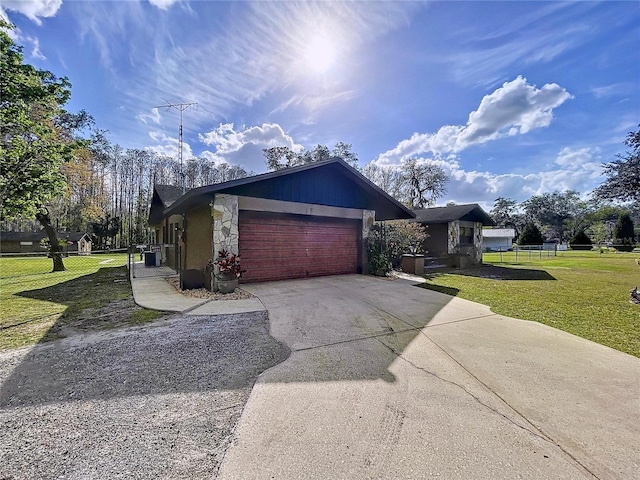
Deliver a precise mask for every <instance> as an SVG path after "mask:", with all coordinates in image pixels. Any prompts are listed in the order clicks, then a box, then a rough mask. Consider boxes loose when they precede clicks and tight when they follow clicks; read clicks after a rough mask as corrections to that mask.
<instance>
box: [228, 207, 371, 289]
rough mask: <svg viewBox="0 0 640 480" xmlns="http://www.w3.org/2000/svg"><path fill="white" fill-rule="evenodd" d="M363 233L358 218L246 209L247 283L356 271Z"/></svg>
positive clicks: (242, 229)
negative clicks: (360, 231)
mask: <svg viewBox="0 0 640 480" xmlns="http://www.w3.org/2000/svg"><path fill="white" fill-rule="evenodd" d="M359 229H360V224H359V222H357V221H355V220H346V219H333V218H323V217H306V216H300V215H281V214H272V213H264V212H245V211H242V212H240V224H239V247H240V256H241V258H242V263H243V264H244V265H245V266H246V268H247V272H246V273H245V274H243V279H242V281H243V282H259V281H269V280H282V279H287V278H305V277H314V276H321V275H337V274H346V273H355V272H356V271H357V268H358V238H359Z"/></svg>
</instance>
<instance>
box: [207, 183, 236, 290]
mask: <svg viewBox="0 0 640 480" xmlns="http://www.w3.org/2000/svg"><path fill="white" fill-rule="evenodd" d="M211 216H212V217H213V252H212V258H213V259H214V260H215V259H216V258H218V252H219V251H221V250H227V251H229V252H231V253H234V254H236V255H237V254H238V196H237V195H227V194H224V193H217V194H216V197H215V200H214V202H213V206H212V208H211ZM214 273H216V274H217V273H218V268H217V267H216V268H215V271H214ZM214 280H215V279H214ZM213 285H214V288H213V290H217V285H215V282H213Z"/></svg>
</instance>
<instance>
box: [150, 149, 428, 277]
mask: <svg viewBox="0 0 640 480" xmlns="http://www.w3.org/2000/svg"><path fill="white" fill-rule="evenodd" d="M163 189H164V193H163V191H162V190H163ZM173 194H175V191H170V190H168V189H165V187H164V186H159V185H157V186H156V187H155V191H154V195H153V202H152V205H151V211H150V215H149V221H150V225H151V226H152V227H153V228H154V229H155V235H156V239H157V241H158V243H166V244H169V243H172V244H175V245H176V247H178V248H179V249H180V255H179V264H180V265H179V268H180V269H181V270H190V271H194V270H197V271H204V269H205V267H206V266H207V263H208V262H209V260H211V259H215V258H216V255H217V252H218V251H220V250H223V249H226V250H227V251H229V252H231V253H234V254H238V253H239V255H240V257H241V263H242V268H244V269H246V272H245V273H244V274H243V276H242V279H241V281H242V282H262V281H269V280H285V279H292V278H304V277H313V276H321V275H335V274H346V273H366V268H367V259H366V248H365V243H364V242H365V241H366V239H367V237H368V235H369V230H370V228H371V226H372V225H373V223H374V221H376V220H378V221H379V220H392V219H410V218H413V217H414V216H415V215H414V213H413V212H412V211H411V210H409V209H408V208H406V207H405V206H404V205H402V204H401V203H399V202H398V201H397V200H395V199H394V198H393V197H391V196H389V195H388V194H387V193H385V192H384V191H383V190H381V189H380V188H379V187H377V186H376V185H374V184H373V183H371V182H370V181H369V180H368V179H367V178H365V177H364V176H363V175H362V174H360V172H358V171H357V170H355V169H354V168H352V167H351V166H349V165H348V164H347V163H346V162H344V161H343V160H342V159H340V158H332V159H329V160H325V161H321V162H315V163H309V164H306V165H302V166H298V167H292V168H286V169H283V170H278V171H275V172H270V173H265V174H262V175H255V176H252V177H246V178H241V179H237V180H232V181H229V182H224V183H218V184H213V185H207V186H204V187H200V188H194V189H192V190H189V191H188V192H186V193H185V194H184V195H181V196H179V198H177V199H173V198H172V195H173ZM214 288H215V285H214Z"/></svg>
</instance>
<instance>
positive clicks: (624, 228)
mask: <svg viewBox="0 0 640 480" xmlns="http://www.w3.org/2000/svg"><path fill="white" fill-rule="evenodd" d="M634 235H635V232H634V228H633V220H631V216H630V215H629V213H623V214H622V215H620V217H619V218H618V221H617V222H616V226H615V228H614V229H613V248H615V249H616V250H618V251H621V252H631V251H633V249H634V248H635V246H636V238H635V236H634Z"/></svg>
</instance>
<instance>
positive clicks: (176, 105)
mask: <svg viewBox="0 0 640 480" xmlns="http://www.w3.org/2000/svg"><path fill="white" fill-rule="evenodd" d="M194 105H198V104H197V103H196V102H191V103H169V102H167V103H166V104H165V105H158V106H157V107H153V108H166V109H167V112H168V111H169V110H171V109H172V108H175V109H177V110H178V111H179V112H180V131H179V134H178V138H179V143H180V179H181V180H182V193H183V194H184V193H185V192H186V191H187V188H186V185H185V178H184V177H185V176H184V167H183V164H182V112H184V111H185V110H187V109H188V108H189V107H192V106H194Z"/></svg>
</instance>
